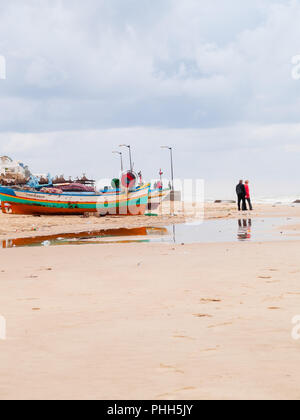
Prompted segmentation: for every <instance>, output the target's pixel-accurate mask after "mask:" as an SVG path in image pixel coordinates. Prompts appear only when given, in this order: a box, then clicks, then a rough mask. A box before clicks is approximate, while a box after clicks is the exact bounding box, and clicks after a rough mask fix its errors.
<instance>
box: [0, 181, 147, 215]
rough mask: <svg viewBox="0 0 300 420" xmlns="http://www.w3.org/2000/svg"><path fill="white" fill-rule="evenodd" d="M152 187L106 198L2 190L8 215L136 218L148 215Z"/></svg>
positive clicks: (0, 197) (9, 189)
mask: <svg viewBox="0 0 300 420" xmlns="http://www.w3.org/2000/svg"><path fill="white" fill-rule="evenodd" d="M148 197H149V185H146V186H144V187H143V188H142V189H141V190H139V191H134V192H121V193H119V194H115V195H105V194H71V195H70V194H49V193H42V192H35V191H22V190H15V189H12V188H4V187H0V200H1V208H2V211H3V212H4V213H11V214H33V215H82V214H84V213H98V214H99V215H102V216H106V215H118V216H120V215H121V216H122V215H123V216H136V215H142V214H144V213H145V211H146V209H147V204H148Z"/></svg>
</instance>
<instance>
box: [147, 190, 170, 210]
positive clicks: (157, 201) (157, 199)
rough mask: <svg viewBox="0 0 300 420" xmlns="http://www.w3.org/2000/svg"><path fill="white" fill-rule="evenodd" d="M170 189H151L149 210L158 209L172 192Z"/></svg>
mask: <svg viewBox="0 0 300 420" xmlns="http://www.w3.org/2000/svg"><path fill="white" fill-rule="evenodd" d="M170 191H171V190H170V189H165V190H151V191H150V194H149V200H148V205H147V207H148V210H156V209H157V208H158V207H159V206H160V205H161V203H162V201H163V200H164V199H165V198H166V197H167V195H168V194H170Z"/></svg>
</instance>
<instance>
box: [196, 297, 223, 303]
mask: <svg viewBox="0 0 300 420" xmlns="http://www.w3.org/2000/svg"><path fill="white" fill-rule="evenodd" d="M200 302H201V303H218V302H222V301H221V299H204V298H203V299H200Z"/></svg>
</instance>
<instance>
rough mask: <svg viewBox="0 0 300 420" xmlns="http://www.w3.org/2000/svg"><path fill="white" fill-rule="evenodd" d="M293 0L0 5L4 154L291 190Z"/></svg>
mask: <svg viewBox="0 0 300 420" xmlns="http://www.w3.org/2000/svg"><path fill="white" fill-rule="evenodd" d="M299 22H300V0H292V1H288V0H285V1H280V0H243V1H241V0H209V1H208V0H206V1H204V0H184V1H183V0H85V1H82V0H26V1H24V0H10V1H4V0H0V55H3V56H4V57H5V58H6V65H7V69H6V72H7V78H6V80H0V154H8V155H10V156H12V157H13V158H15V159H17V160H23V161H24V162H25V163H27V164H29V166H30V167H31V169H32V170H33V171H35V172H48V171H50V172H51V173H52V174H62V173H64V174H65V175H66V176H67V175H80V174H81V173H82V172H86V173H87V174H88V175H89V176H91V177H95V178H97V179H98V178H102V177H110V176H114V175H116V174H117V173H118V169H119V165H118V164H119V162H118V158H117V156H114V155H112V153H111V151H112V150H113V149H115V148H116V147H117V146H118V145H119V144H120V143H124V142H125V143H126V142H128V143H131V144H132V146H133V152H134V161H135V167H136V169H142V170H143V172H144V175H145V176H146V177H149V178H154V177H155V176H157V174H158V171H159V169H160V167H162V168H163V169H164V170H165V171H166V175H168V172H169V160H168V154H167V152H166V151H163V150H160V148H159V146H160V145H161V144H169V145H173V146H174V148H175V152H174V154H175V171H176V176H178V177H181V178H184V177H185V178H192V177H194V178H204V179H205V182H206V194H207V196H209V197H215V198H230V197H231V195H232V194H233V193H234V188H233V187H234V186H235V184H236V182H237V181H238V179H239V178H250V179H251V181H252V184H253V185H252V187H253V190H254V192H255V195H256V196H264V195H265V196H268V195H269V196H272V195H275V194H277V195H297V194H299V196H300V176H299V174H300V164H299V162H300V124H299V121H300V118H299V117H300V80H295V79H293V78H292V69H293V65H292V57H293V56H295V55H298V54H300V24H299Z"/></svg>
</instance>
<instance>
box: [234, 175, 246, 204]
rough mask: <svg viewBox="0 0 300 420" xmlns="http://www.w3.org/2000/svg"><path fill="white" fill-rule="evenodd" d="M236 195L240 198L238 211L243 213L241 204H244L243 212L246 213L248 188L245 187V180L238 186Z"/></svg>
mask: <svg viewBox="0 0 300 420" xmlns="http://www.w3.org/2000/svg"><path fill="white" fill-rule="evenodd" d="M236 194H237V197H238V209H239V211H241V203H242V210H243V211H246V210H247V206H246V188H245V185H244V182H243V180H241V181H240V182H239V183H238V185H237V186H236Z"/></svg>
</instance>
